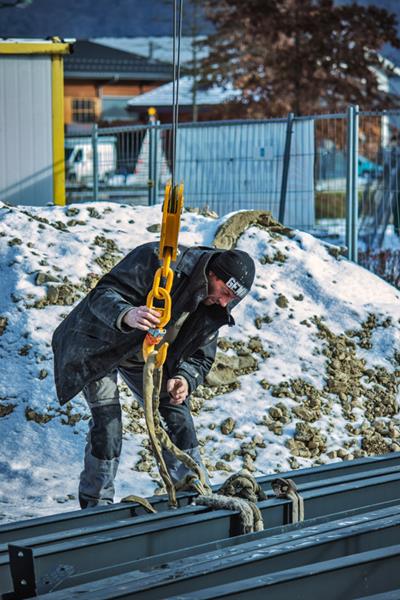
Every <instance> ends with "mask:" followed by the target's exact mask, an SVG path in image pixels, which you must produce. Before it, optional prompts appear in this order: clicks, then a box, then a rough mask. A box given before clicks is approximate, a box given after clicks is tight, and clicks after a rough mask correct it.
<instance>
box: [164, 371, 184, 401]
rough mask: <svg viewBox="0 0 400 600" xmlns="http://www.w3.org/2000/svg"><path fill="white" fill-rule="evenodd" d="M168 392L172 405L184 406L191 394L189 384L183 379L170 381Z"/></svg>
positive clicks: (178, 378) (176, 378)
mask: <svg viewBox="0 0 400 600" xmlns="http://www.w3.org/2000/svg"><path fill="white" fill-rule="evenodd" d="M167 392H168V394H169V397H170V401H169V402H170V404H182V402H184V400H185V399H186V398H187V396H188V394H189V384H188V382H187V381H186V379H184V378H183V377H175V378H173V379H168V381H167Z"/></svg>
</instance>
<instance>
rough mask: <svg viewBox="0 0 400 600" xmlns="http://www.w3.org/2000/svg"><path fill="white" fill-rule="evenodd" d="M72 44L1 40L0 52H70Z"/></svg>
mask: <svg viewBox="0 0 400 600" xmlns="http://www.w3.org/2000/svg"><path fill="white" fill-rule="evenodd" d="M71 46H72V44H67V43H59V42H53V43H52V44H51V43H40V42H38V43H33V44H31V43H29V42H1V41H0V54H69V53H70V52H71Z"/></svg>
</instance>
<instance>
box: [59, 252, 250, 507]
mask: <svg viewBox="0 0 400 600" xmlns="http://www.w3.org/2000/svg"><path fill="white" fill-rule="evenodd" d="M159 266H160V261H159V258H158V244H156V243H149V244H143V245H142V246H139V247H138V248H136V249H134V250H132V252H130V253H129V254H128V255H127V256H126V257H125V258H124V259H123V260H121V262H120V263H118V264H117V265H116V266H115V267H114V268H113V269H112V270H111V271H110V272H109V273H108V274H107V275H105V276H104V277H102V279H100V281H99V282H98V284H97V286H96V287H95V288H94V289H93V290H92V291H91V292H90V293H89V294H88V295H87V296H86V297H85V298H84V299H83V300H82V301H81V302H80V303H79V304H78V305H77V306H76V307H75V308H74V309H73V310H72V312H71V313H70V314H69V315H68V317H67V318H66V319H64V321H62V323H61V324H60V325H59V326H58V327H57V329H56V330H55V332H54V335H53V351H54V373H55V382H56V388H57V394H58V397H59V400H60V402H61V404H64V403H65V402H68V401H69V400H71V399H72V398H73V397H74V396H75V395H76V394H78V393H79V392H80V391H81V390H83V394H84V396H85V399H86V401H87V403H88V405H89V408H90V411H91V415H92V418H91V421H90V429H89V433H88V441H87V445H86V450H85V462H84V469H83V471H82V473H81V477H80V485H79V502H80V505H81V507H82V508H86V507H90V506H96V505H101V504H110V503H112V502H113V499H114V479H115V476H116V473H117V468H118V463H119V457H120V453H121V442H122V425H121V406H120V402H119V394H118V387H117V375H118V373H119V374H120V375H121V376H122V378H123V379H124V381H125V382H126V384H127V385H128V387H129V388H130V389H131V390H132V392H133V393H134V394H135V395H136V396H137V397H138V398H139V399H140V400H142V398H143V390H142V377H143V365H144V361H143V355H142V344H143V339H144V337H145V335H146V331H148V329H149V328H156V327H157V325H158V323H159V315H158V312H157V310H156V309H149V308H147V307H146V306H145V304H146V297H147V294H148V292H149V291H150V289H151V288H152V284H153V277H154V274H155V272H156V270H157V268H158V267H159ZM173 267H174V271H175V277H174V283H173V286H172V290H171V298H172V315H171V320H170V322H169V324H168V325H167V333H166V338H165V339H166V340H168V341H169V342H170V347H169V350H168V355H167V360H166V362H165V365H164V371H163V385H162V389H161V394H160V413H161V415H162V417H163V420H164V422H165V425H166V429H167V431H168V433H169V435H170V437H171V439H172V441H173V442H174V443H175V444H176V445H177V446H178V447H179V448H180V449H181V450H184V451H185V452H187V453H189V454H190V455H191V456H192V457H193V458H194V459H195V460H196V461H198V462H199V463H200V464H201V459H200V453H199V448H198V441H197V437H196V432H195V428H194V424H193V419H192V416H191V414H190V408H189V397H190V394H191V393H192V392H193V391H194V390H195V389H196V387H197V386H198V385H200V384H201V383H203V381H204V379H205V377H206V375H207V373H208V371H209V370H210V368H211V366H212V363H213V361H214V358H215V352H216V348H217V338H218V329H219V328H220V327H221V326H222V325H226V324H228V325H233V324H234V320H233V318H232V316H231V314H230V308H231V306H234V305H235V304H236V303H238V302H239V301H240V300H241V299H242V298H243V297H244V296H245V295H246V294H247V292H248V291H249V290H250V288H251V285H252V283H253V280H254V271H255V268H254V262H253V260H252V259H251V258H250V256H249V255H248V254H247V253H246V252H242V251H240V250H228V251H220V250H219V251H218V250H215V249H212V248H207V247H204V246H203V247H196V248H186V247H180V249H179V252H178V257H177V260H176V262H175V264H174V265H173ZM165 460H166V463H167V466H168V469H169V471H170V475H171V478H172V479H173V481H178V480H179V479H181V478H182V477H184V476H185V475H186V474H187V472H188V471H187V468H186V467H184V465H182V464H181V463H180V462H178V461H177V460H176V459H175V458H174V457H173V456H172V455H171V454H170V453H168V452H165Z"/></svg>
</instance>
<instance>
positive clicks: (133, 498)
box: [120, 494, 157, 513]
mask: <svg viewBox="0 0 400 600" xmlns="http://www.w3.org/2000/svg"><path fill="white" fill-rule="evenodd" d="M120 502H136V503H137V504H140V506H143V508H145V509H146V511H147V512H149V513H156V512H157V511H156V509H155V508H154V507H153V506H152V505H151V504H150V502H149V501H148V500H146V498H142V497H141V496H135V495H133V494H130V495H129V496H125V498H121V500H120Z"/></svg>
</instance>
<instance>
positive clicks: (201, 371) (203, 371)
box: [172, 331, 218, 394]
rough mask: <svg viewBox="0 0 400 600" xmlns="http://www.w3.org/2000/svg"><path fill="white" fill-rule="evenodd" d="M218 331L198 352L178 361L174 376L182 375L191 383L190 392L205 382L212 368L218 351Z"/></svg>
mask: <svg viewBox="0 0 400 600" xmlns="http://www.w3.org/2000/svg"><path fill="white" fill-rule="evenodd" d="M217 341H218V331H216V332H215V333H214V334H213V335H212V336H210V337H209V338H208V339H207V340H206V342H205V343H204V344H203V345H202V346H200V347H199V348H198V349H197V350H196V352H194V353H193V354H192V355H191V356H190V357H188V358H186V359H185V360H184V361H181V362H180V363H178V366H177V369H176V371H175V373H174V375H173V376H172V377H176V376H178V375H179V376H181V377H184V378H185V379H186V381H187V382H188V384H189V394H191V393H192V392H194V390H195V389H196V388H197V387H198V386H199V385H201V384H202V383H204V380H205V378H206V375H207V373H208V372H209V370H210V369H211V367H212V365H213V362H214V359H215V354H216V352H217Z"/></svg>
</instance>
